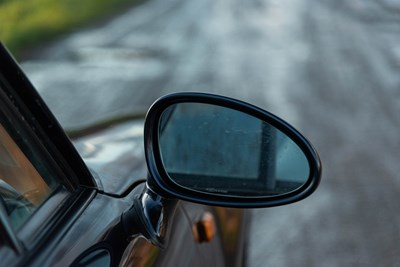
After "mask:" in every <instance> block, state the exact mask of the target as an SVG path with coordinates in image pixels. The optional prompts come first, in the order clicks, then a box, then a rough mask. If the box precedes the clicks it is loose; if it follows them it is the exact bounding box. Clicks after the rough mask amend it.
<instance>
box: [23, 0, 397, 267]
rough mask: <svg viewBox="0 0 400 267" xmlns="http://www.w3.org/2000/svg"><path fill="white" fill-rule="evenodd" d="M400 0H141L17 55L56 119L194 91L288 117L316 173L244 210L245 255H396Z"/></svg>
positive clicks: (273, 259) (362, 260) (131, 107)
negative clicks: (317, 161)
mask: <svg viewBox="0 0 400 267" xmlns="http://www.w3.org/2000/svg"><path fill="white" fill-rule="evenodd" d="M399 23H400V1H396V0H385V1H379V2H374V1H370V0H367V1H343V0H339V1H327V0H323V1H310V0H307V1H305V0H298V1H289V0H276V1H269V0H248V1H237V0H219V1H211V0H202V1H184V0H168V1H167V0H149V1H148V2H147V3H145V4H143V5H141V6H139V7H137V8H135V9H132V10H128V11H127V12H126V13H124V14H121V16H119V17H117V18H115V19H114V20H112V21H109V22H107V23H103V24H102V25H98V26H96V27H93V28H89V29H86V30H82V31H80V32H77V33H75V34H72V35H71V36H68V37H66V38H65V39H63V40H61V41H59V42H56V43H54V44H53V45H51V46H49V47H46V49H43V50H41V51H40V52H38V53H36V54H35V57H32V58H31V59H29V60H27V61H26V62H24V64H23V67H24V69H25V70H26V72H27V73H28V76H30V77H31V79H32V81H33V83H34V84H35V85H36V87H37V88H38V89H39V91H40V92H41V94H42V95H43V97H44V98H45V100H46V101H47V102H48V103H49V104H50V107H51V108H52V110H54V111H55V113H56V116H57V117H58V118H59V119H60V120H61V122H62V124H63V125H64V127H66V128H76V127H80V126H83V125H87V124H91V123H93V122H95V121H98V120H101V119H104V118H108V117H110V116H116V115H120V114H129V113H132V112H144V111H145V110H147V108H148V107H149V105H150V104H151V103H152V102H153V101H154V100H155V99H156V98H157V97H159V96H161V95H163V94H166V93H169V92H176V91H203V92H213V93H218V94H224V95H228V96H232V97H236V98H239V99H242V100H245V101H248V102H251V103H254V104H256V105H259V106H261V107H263V108H265V109H267V110H269V111H272V112H273V113H275V114H277V115H278V116H280V117H282V118H284V119H286V120H287V121H289V122H290V123H291V124H292V125H294V126H295V127H296V128H298V129H299V130H300V131H301V132H302V133H304V135H305V136H307V137H308V138H309V139H310V140H311V142H312V143H313V144H314V145H315V147H316V148H317V150H318V151H319V152H320V156H321V158H322V162H323V167H324V175H323V181H322V184H321V186H320V188H319V189H318V190H317V192H316V193H315V194H314V195H313V196H311V197H310V198H309V199H307V200H305V201H302V202H299V203H296V204H293V205H290V206H285V207H278V208H271V209H260V210H254V212H253V214H254V218H253V224H252V233H251V237H250V238H251V239H250V244H249V246H250V248H249V262H248V265H249V266H400V254H399V251H400V250H399V247H400V164H399V163H398V162H399V159H400V153H399V151H400V115H399V114H400V75H399V72H400V26H399Z"/></svg>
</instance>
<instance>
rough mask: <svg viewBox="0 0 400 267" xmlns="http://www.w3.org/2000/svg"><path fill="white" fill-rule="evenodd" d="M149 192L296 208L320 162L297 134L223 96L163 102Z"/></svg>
mask: <svg viewBox="0 0 400 267" xmlns="http://www.w3.org/2000/svg"><path fill="white" fill-rule="evenodd" d="M144 136H145V152H146V160H147V165H148V169H149V178H148V186H149V188H150V189H151V190H153V191H155V192H157V193H159V194H160V195H163V196H165V197H174V198H179V199H183V200H187V201H191V202H197V203H202V204H208V205H218V206H229V207H240V208H245V207H271V206H278V205H283V204H288V203H291V202H295V201H298V200H300V199H303V198H305V197H307V196H308V195H310V194H311V193H312V192H313V191H314V190H315V189H316V188H317V186H318V184H319V181H320V176H321V163H320V160H319V157H318V154H317V152H316V151H315V150H314V148H313V147H312V145H311V144H310V143H309V142H308V141H307V140H306V139H305V138H304V137H303V136H302V135H301V134H300V133H299V132H297V131H296V130H295V129H294V128H293V127H291V126H290V125H289V124H287V123H286V122H284V121H283V120H281V119H279V118H278V117H276V116H274V115H272V114H271V113H269V112H267V111H264V110H262V109H260V108H257V107H255V106H252V105H250V104H247V103H244V102H241V101H238V100H234V99H231V98H226V97H222V96H216V95H209V94H202V93H179V94H173V95H169V96H166V97H163V98H161V99H159V100H157V101H156V102H155V103H154V104H153V106H152V107H151V108H150V110H149V112H148V114H147V116H146V121H145V134H144Z"/></svg>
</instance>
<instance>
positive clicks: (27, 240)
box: [0, 43, 97, 258]
mask: <svg viewBox="0 0 400 267" xmlns="http://www.w3.org/2000/svg"><path fill="white" fill-rule="evenodd" d="M0 62H1V64H0V112H1V113H3V114H4V116H5V117H7V120H8V121H10V120H12V123H13V124H14V123H16V124H17V127H20V128H21V129H23V131H24V135H27V137H28V139H29V146H30V147H32V150H34V151H38V154H39V155H40V156H39V158H40V160H43V161H45V162H46V164H45V165H46V167H49V169H51V171H52V173H54V174H55V182H56V183H57V184H58V186H57V187H56V189H55V190H54V191H53V192H52V193H51V194H50V195H49V196H48V197H47V198H46V200H45V201H44V202H43V203H41V204H40V205H39V206H38V208H37V209H36V210H35V212H33V214H31V216H30V217H29V218H28V219H27V221H26V222H25V223H24V224H23V225H22V226H21V227H20V228H19V229H18V230H14V229H13V228H12V227H11V222H10V220H9V218H8V216H7V215H6V213H5V210H4V209H3V207H0V235H1V236H2V238H4V242H3V244H1V247H3V246H6V247H8V250H4V249H3V248H2V249H0V255H2V256H3V255H4V256H7V258H9V256H10V255H8V254H9V253H8V254H6V253H3V252H7V251H8V252H9V249H11V250H13V251H14V253H15V256H16V257H18V256H21V255H23V254H24V253H25V254H26V255H25V256H28V255H29V254H31V253H32V251H33V250H35V249H37V248H39V246H40V244H43V240H45V239H46V238H50V237H51V235H54V234H55V233H57V232H55V231H57V230H56V229H57V226H59V223H60V222H61V221H65V220H66V219H67V218H66V216H69V217H68V218H73V217H74V215H69V214H68V213H69V211H70V210H71V209H72V208H71V207H76V205H78V207H82V205H86V204H87V203H88V202H90V201H91V199H92V198H93V197H94V195H93V191H94V189H96V188H97V185H96V183H95V180H94V179H93V177H92V175H91V173H90V171H89V170H88V169H87V167H86V165H85V164H84V162H83V160H82V159H81V157H80V156H79V154H78V152H77V151H76V149H75V147H74V146H73V145H72V143H71V142H70V140H69V138H68V137H67V135H66V134H65V132H64V131H63V129H62V128H61V126H60V125H59V123H58V122H57V120H56V119H55V117H54V116H53V114H52V113H51V112H50V110H49V109H48V108H47V106H46V104H45V103H44V102H43V100H42V99H41V97H40V96H39V94H38V93H37V91H36V90H35V89H34V87H33V86H32V84H31V83H30V82H29V81H28V79H27V78H26V76H25V75H24V73H23V72H22V71H21V69H20V67H19V66H18V64H17V63H16V61H15V60H14V59H13V58H12V57H11V56H10V54H9V53H8V51H7V50H6V49H5V48H4V46H3V45H2V44H1V43H0ZM5 129H6V130H7V127H5ZM7 131H8V130H7ZM18 146H20V144H18ZM35 154H36V153H35ZM28 159H29V160H30V161H31V162H32V160H31V159H30V158H29V157H28ZM33 165H34V166H35V164H33ZM90 192H91V193H90ZM28 251H29V253H27V252H28Z"/></svg>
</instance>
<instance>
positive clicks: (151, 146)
mask: <svg viewBox="0 0 400 267" xmlns="http://www.w3.org/2000/svg"><path fill="white" fill-rule="evenodd" d="M177 103H204V104H212V105H218V106H222V107H227V108H231V109H234V110H238V111H241V112H244V113H246V114H249V115H251V116H254V117H256V118H258V119H260V120H262V121H265V122H267V123H269V124H270V125H272V126H274V127H275V128H277V129H278V130H280V131H281V132H282V133H284V134H286V135H287V136H288V137H289V138H291V139H292V140H293V141H294V142H295V143H296V144H297V145H298V146H299V147H300V148H301V150H302V151H303V152H304V153H305V155H306V157H307V159H308V161H309V163H310V176H309V178H308V180H307V182H306V183H305V184H304V185H303V186H301V187H300V188H298V189H296V190H294V191H292V192H290V193H287V194H283V195H277V196H268V197H254V198H241V197H234V196H224V195H216V194H210V193H206V192H199V191H195V190H190V189H188V188H185V187H182V186H179V185H178V184H176V183H174V182H173V181H172V180H171V179H170V178H169V176H168V174H167V173H166V171H165V169H164V166H163V164H162V160H161V155H160V150H159V144H158V139H159V138H158V134H159V127H158V126H159V121H160V118H161V115H162V113H163V112H164V110H165V109H166V108H168V107H169V106H171V105H174V104H177ZM144 137H145V153H146V161H147V165H148V169H149V173H150V176H149V178H148V185H149V187H150V188H152V189H153V190H154V191H156V192H159V193H160V194H163V195H164V196H166V197H176V198H180V199H184V200H187V201H191V202H196V203H201V204H207V205H218V206H225V207H238V208H255V207H273V206H279V205H285V204H289V203H292V202H296V201H299V200H301V199H304V198H306V197H307V196H309V195H310V194H311V193H313V192H314V191H315V190H316V188H317V186H318V184H319V182H320V177H321V162H320V159H319V156H318V154H317V152H316V150H315V149H314V147H313V146H312V145H311V143H310V142H309V141H308V140H307V139H306V138H305V137H304V136H302V135H301V134H300V133H299V132H298V131H297V130H296V129H294V128H293V127H292V126H291V125H289V124H288V123H286V122H285V121H283V120H282V119H280V118H278V117H276V116H275V115H273V114H271V113H269V112H267V111H265V110H262V109H260V108H258V107H256V106H253V105H251V104H248V103H245V102H242V101H239V100H236V99H232V98H228V97H224V96H218V95H211V94H204V93H177V94H172V95H168V96H165V97H162V98H160V99H158V100H157V101H156V102H155V103H154V104H153V105H152V106H151V108H150V110H149V111H148V113H147V116H146V120H145V129H144Z"/></svg>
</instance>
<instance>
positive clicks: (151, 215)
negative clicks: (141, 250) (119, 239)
mask: <svg viewBox="0 0 400 267" xmlns="http://www.w3.org/2000/svg"><path fill="white" fill-rule="evenodd" d="M177 202H178V200H176V199H167V198H164V197H162V196H160V195H158V194H156V193H154V192H153V191H152V190H151V189H150V188H148V187H147V186H146V187H145V188H144V189H143V192H142V194H141V195H139V196H138V197H137V198H135V200H134V204H133V206H132V207H131V208H130V209H129V210H128V211H127V212H126V213H124V214H123V217H122V220H123V225H124V229H125V232H126V233H127V235H128V236H130V237H131V238H134V237H137V236H138V235H141V236H143V237H145V238H146V239H147V240H149V241H150V242H151V243H152V244H153V245H155V246H157V247H160V248H165V247H166V245H167V241H168V240H167V236H168V233H167V230H168V224H169V221H170V220H171V219H172V218H173V217H174V214H175V210H176V207H177V205H176V204H177Z"/></svg>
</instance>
